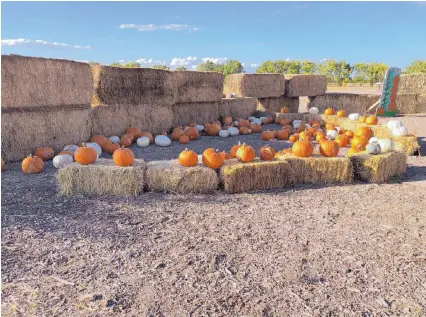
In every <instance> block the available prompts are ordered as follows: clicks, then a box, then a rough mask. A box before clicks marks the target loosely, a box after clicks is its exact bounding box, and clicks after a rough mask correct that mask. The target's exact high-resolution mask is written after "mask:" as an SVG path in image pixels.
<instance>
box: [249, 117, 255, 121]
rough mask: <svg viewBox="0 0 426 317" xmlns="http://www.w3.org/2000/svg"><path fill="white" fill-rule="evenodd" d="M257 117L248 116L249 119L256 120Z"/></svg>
mask: <svg viewBox="0 0 426 317" xmlns="http://www.w3.org/2000/svg"><path fill="white" fill-rule="evenodd" d="M255 119H256V117H248V120H249V121H254V120H255Z"/></svg>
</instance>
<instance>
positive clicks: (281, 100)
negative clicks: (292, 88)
mask: <svg viewBox="0 0 426 317" xmlns="http://www.w3.org/2000/svg"><path fill="white" fill-rule="evenodd" d="M257 100H258V102H257V110H259V111H267V112H280V110H281V108H282V107H287V108H288V112H290V113H297V112H299V97H296V98H288V97H284V96H281V97H270V98H258V99H257Z"/></svg>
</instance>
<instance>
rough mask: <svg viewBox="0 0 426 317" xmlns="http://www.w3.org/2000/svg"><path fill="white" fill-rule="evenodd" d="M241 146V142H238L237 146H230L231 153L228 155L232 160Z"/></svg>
mask: <svg viewBox="0 0 426 317" xmlns="http://www.w3.org/2000/svg"><path fill="white" fill-rule="evenodd" d="M241 146H242V145H241V142H238V144H235V145H234V146H232V148H231V151H229V155H230V156H231V157H233V158H235V157H237V151H238V149H239V148H240V147H241Z"/></svg>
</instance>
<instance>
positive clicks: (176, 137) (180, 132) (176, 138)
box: [170, 129, 184, 141]
mask: <svg viewBox="0 0 426 317" xmlns="http://www.w3.org/2000/svg"><path fill="white" fill-rule="evenodd" d="M183 134H184V132H183V130H181V129H178V130H175V131H173V132H172V134H171V135H170V138H171V139H172V140H173V141H179V138H180V137H181V136H182V135H183Z"/></svg>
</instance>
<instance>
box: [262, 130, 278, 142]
mask: <svg viewBox="0 0 426 317" xmlns="http://www.w3.org/2000/svg"><path fill="white" fill-rule="evenodd" d="M261 137H262V140H263V141H270V140H273V139H274V138H275V136H274V132H273V131H269V130H267V131H263V132H262V135H261Z"/></svg>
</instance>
